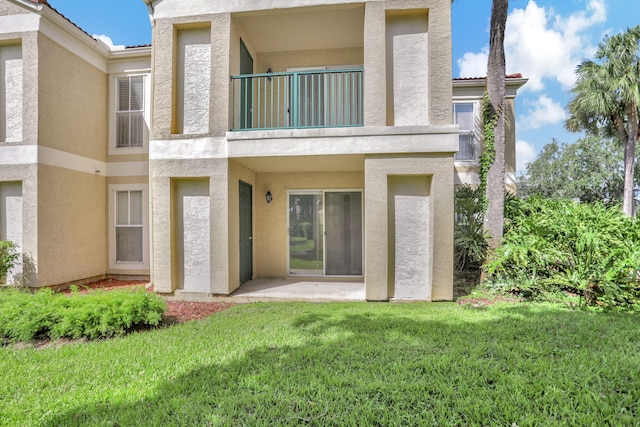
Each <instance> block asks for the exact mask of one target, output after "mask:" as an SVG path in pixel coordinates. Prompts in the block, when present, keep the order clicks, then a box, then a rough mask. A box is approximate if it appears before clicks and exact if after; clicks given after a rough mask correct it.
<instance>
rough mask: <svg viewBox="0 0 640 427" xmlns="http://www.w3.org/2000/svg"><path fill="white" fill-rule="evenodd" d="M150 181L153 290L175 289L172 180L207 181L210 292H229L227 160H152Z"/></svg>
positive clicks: (165, 290)
mask: <svg viewBox="0 0 640 427" xmlns="http://www.w3.org/2000/svg"><path fill="white" fill-rule="evenodd" d="M151 174H152V175H151V178H150V182H151V185H152V187H153V190H152V194H151V220H152V230H153V237H152V242H151V248H152V255H151V263H152V266H153V271H152V281H153V283H154V289H155V290H156V291H157V292H161V293H171V292H173V291H174V290H175V289H176V286H177V283H178V277H177V276H176V264H175V263H176V258H177V257H176V252H175V241H174V240H175V233H176V222H177V221H179V220H180V219H179V218H177V217H176V215H175V209H174V201H173V197H174V189H173V185H172V180H177V179H182V178H185V179H192V178H209V185H210V189H209V194H210V202H211V208H210V211H211V220H210V222H209V224H203V226H208V227H209V231H210V236H211V254H210V265H211V272H210V274H211V293H214V294H225V295H226V294H228V293H229V283H230V281H229V259H230V258H229V245H228V238H229V218H228V215H229V184H228V183H229V165H228V160H227V159H192V160H178V159H174V160H152V161H151Z"/></svg>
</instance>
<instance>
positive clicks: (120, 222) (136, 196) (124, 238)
mask: <svg viewBox="0 0 640 427" xmlns="http://www.w3.org/2000/svg"><path fill="white" fill-rule="evenodd" d="M142 199H143V194H142V191H141V190H138V191H130V190H125V191H116V192H115V233H116V236H115V237H116V239H115V242H116V244H115V261H116V263H120V262H126V263H141V262H143V261H144V240H143V239H144V233H143V231H144V230H143V212H142V211H143V204H142Z"/></svg>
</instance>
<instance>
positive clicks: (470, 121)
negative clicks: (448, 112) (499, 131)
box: [453, 102, 479, 160]
mask: <svg viewBox="0 0 640 427" xmlns="http://www.w3.org/2000/svg"><path fill="white" fill-rule="evenodd" d="M453 120H454V123H455V124H457V125H460V136H459V144H460V145H459V148H458V152H457V153H456V155H455V160H476V159H477V158H478V157H477V155H478V153H477V149H478V147H479V144H477V134H476V130H475V122H476V115H475V103H473V102H456V103H454V104H453Z"/></svg>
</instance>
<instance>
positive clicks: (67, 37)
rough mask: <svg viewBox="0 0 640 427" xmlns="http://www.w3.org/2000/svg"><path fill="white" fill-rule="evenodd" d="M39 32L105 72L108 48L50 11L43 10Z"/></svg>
mask: <svg viewBox="0 0 640 427" xmlns="http://www.w3.org/2000/svg"><path fill="white" fill-rule="evenodd" d="M42 16H43V18H45V19H42V20H41V22H40V31H41V32H42V34H44V35H46V36H47V37H49V38H50V39H52V40H53V41H55V42H56V43H58V44H59V45H60V46H62V47H63V48H65V49H67V50H68V51H70V52H73V53H74V54H75V55H77V56H79V57H80V58H82V59H83V60H85V61H87V62H88V63H89V64H91V65H93V66H94V67H96V68H97V69H99V70H100V71H102V72H104V73H106V72H107V56H108V55H109V48H108V47H107V45H105V44H104V43H102V42H101V41H99V40H95V39H94V38H92V37H91V36H89V35H88V34H86V33H85V32H83V31H82V30H80V29H79V28H78V27H76V26H75V25H73V24H72V23H71V22H69V21H67V20H66V19H65V18H63V17H62V16H60V15H59V14H57V13H55V12H54V11H52V10H50V9H46V8H45V9H43V10H42Z"/></svg>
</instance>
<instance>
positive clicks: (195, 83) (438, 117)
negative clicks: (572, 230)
mask: <svg viewBox="0 0 640 427" xmlns="http://www.w3.org/2000/svg"><path fill="white" fill-rule="evenodd" d="M146 3H148V7H149V14H150V17H151V21H152V28H153V42H152V46H142V47H133V48H126V49H122V50H110V49H109V48H108V47H107V46H105V45H104V44H103V43H101V42H100V41H98V40H94V39H93V38H91V37H90V36H89V35H88V34H86V33H85V32H83V31H82V30H81V29H80V28H78V27H77V26H75V25H74V24H73V23H71V22H70V21H68V20H67V19H66V18H64V16H62V15H61V14H60V13H58V12H57V11H56V10H55V9H53V8H52V7H51V6H50V5H49V4H47V2H46V1H44V0H37V1H35V0H0V73H1V74H2V77H3V78H2V79H1V80H0V85H2V86H1V87H0V223H1V227H0V238H1V239H8V240H12V241H14V242H16V243H17V244H18V246H19V247H20V250H21V252H22V253H23V254H24V259H25V262H24V263H23V265H22V266H20V267H18V268H16V269H15V270H14V271H13V272H12V275H11V276H12V277H11V278H10V280H22V281H25V282H27V283H28V284H30V285H31V286H48V285H57V284H63V283H69V282H73V281H78V280H85V279H91V278H100V277H104V276H105V275H114V276H119V275H127V276H131V275H136V276H142V277H146V276H150V277H151V280H152V282H153V285H154V289H155V290H156V291H157V292H161V293H174V292H175V293H181V294H183V295H185V294H186V295H188V294H190V293H193V294H196V295H201V294H207V295H209V294H214V295H229V294H231V293H233V292H234V291H235V290H236V289H238V288H239V287H240V286H241V285H242V284H243V283H244V282H246V281H249V280H252V279H256V278H283V277H288V278H305V279H309V278H311V279H314V278H315V279H320V278H322V280H341V281H343V280H350V281H356V282H362V283H363V284H364V288H365V295H366V299H368V300H388V299H415V300H448V299H451V298H452V281H453V256H452V252H453V189H454V184H455V183H474V182H476V181H477V156H478V153H479V152H480V142H479V141H480V134H479V132H478V130H477V129H478V127H477V121H478V120H477V118H478V117H479V105H480V102H481V99H482V93H483V88H484V79H457V80H452V78H451V74H452V70H451V68H452V67H451V1H450V0H376V1H359V2H347V1H345V0H286V1H285V0H271V1H249V0H239V1H233V2H229V1H217V0H216V1H211V0H157V1H146ZM524 82H525V80H523V79H522V78H520V76H512V78H510V79H509V85H508V91H509V95H510V103H509V105H510V109H509V110H508V113H509V118H510V119H511V120H510V123H511V126H510V128H509V129H508V138H507V139H508V146H509V150H510V151H509V153H510V154H508V156H507V158H508V163H509V164H508V167H507V168H508V170H510V171H511V172H512V173H513V172H514V165H515V150H514V146H515V130H514V126H513V124H514V120H513V102H512V98H513V96H515V92H516V90H517V89H518V88H519V87H520V86H521V85H522V84H524ZM459 147H461V149H460V151H459ZM456 153H458V154H456Z"/></svg>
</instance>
